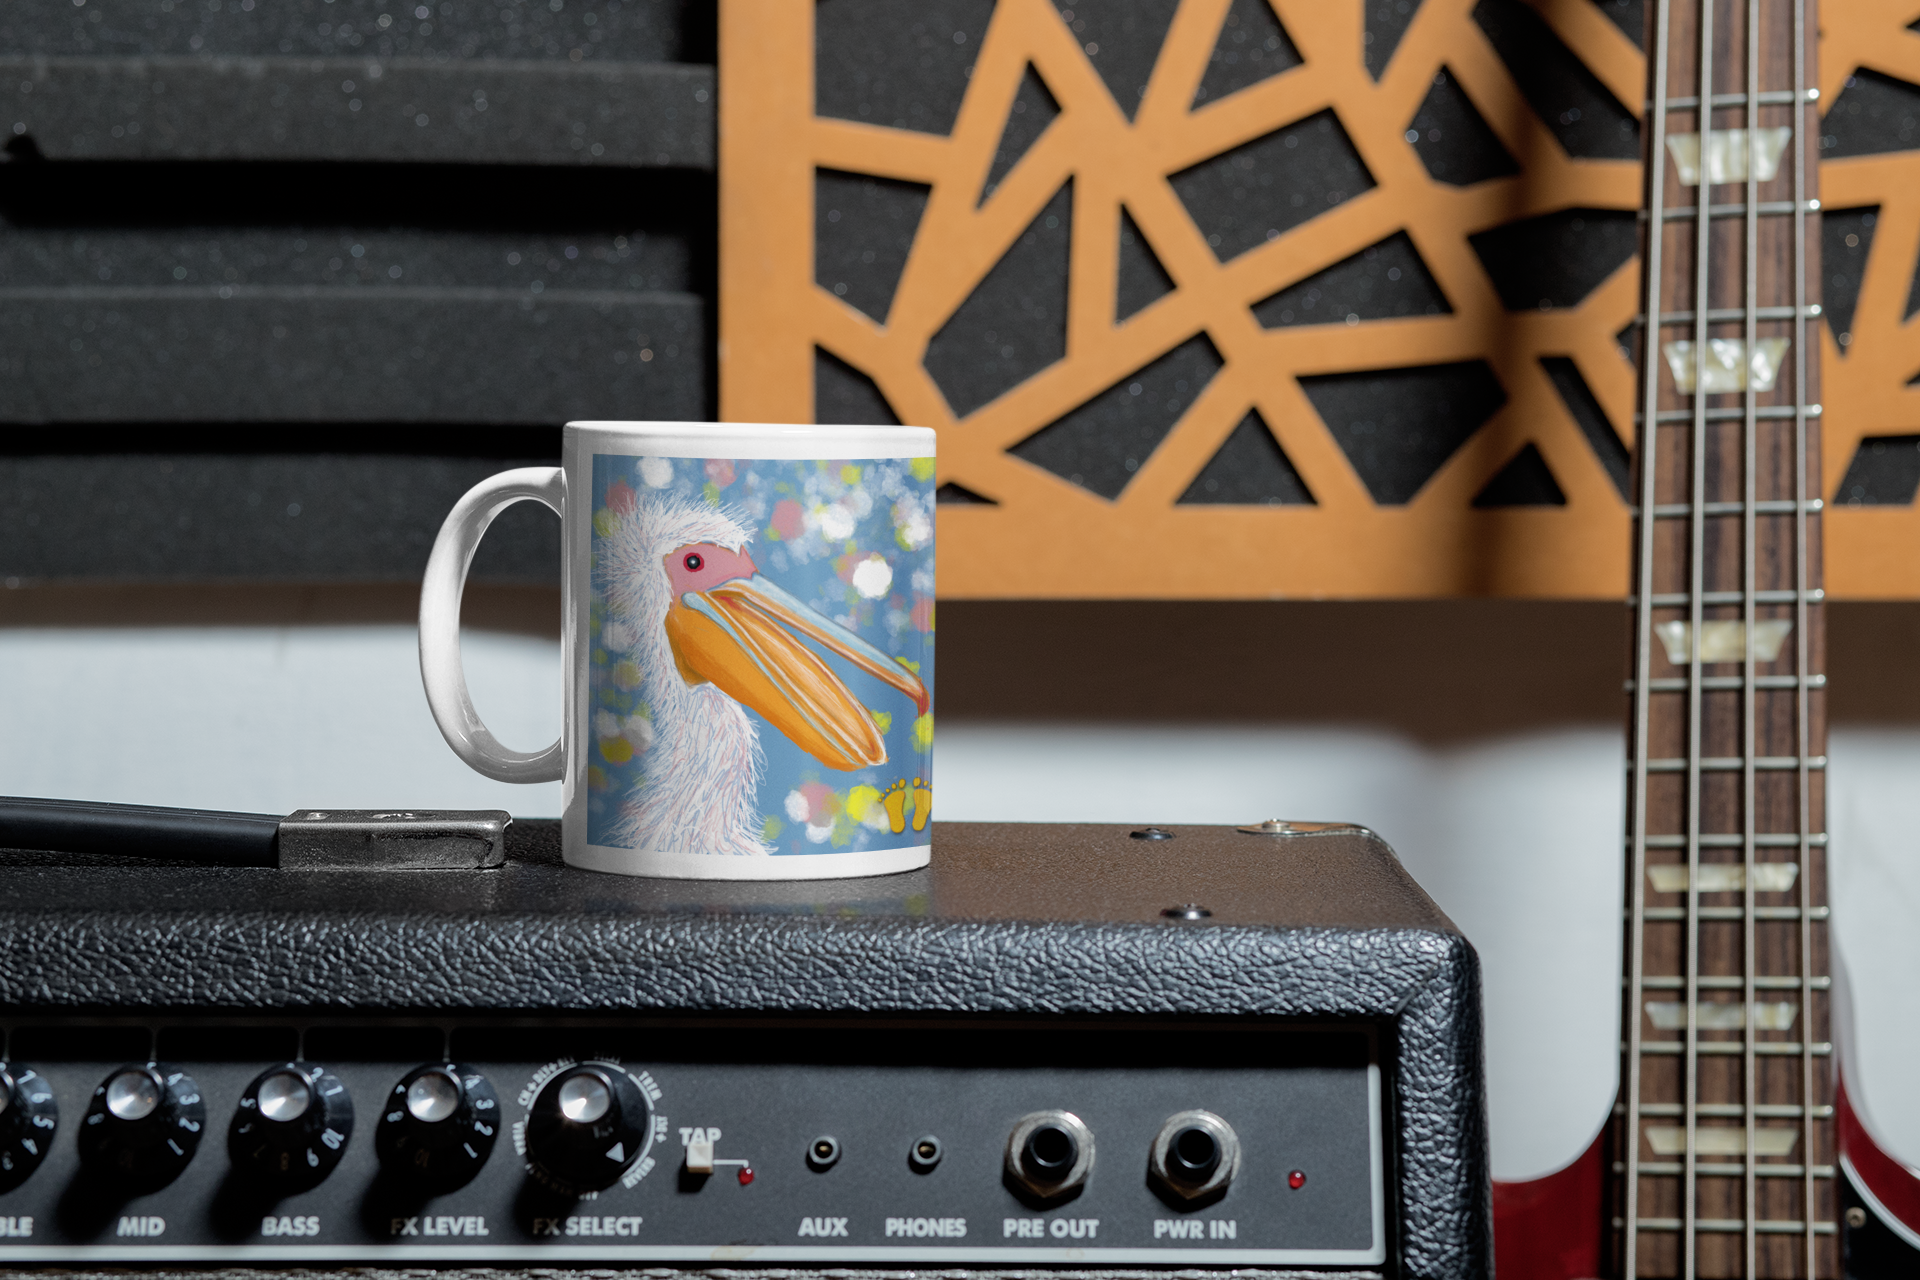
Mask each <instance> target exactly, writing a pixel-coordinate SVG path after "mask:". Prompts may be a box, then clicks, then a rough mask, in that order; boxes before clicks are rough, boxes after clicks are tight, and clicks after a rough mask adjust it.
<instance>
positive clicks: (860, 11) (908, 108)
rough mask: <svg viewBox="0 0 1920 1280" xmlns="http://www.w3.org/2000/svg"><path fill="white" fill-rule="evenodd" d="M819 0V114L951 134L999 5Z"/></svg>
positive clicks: (969, 0)
mask: <svg viewBox="0 0 1920 1280" xmlns="http://www.w3.org/2000/svg"><path fill="white" fill-rule="evenodd" d="M902 13H903V11H902V10H901V8H900V6H899V4H898V0H818V2H817V3H816V4H815V6H814V74H813V85H814V90H813V91H814V111H815V113H816V114H819V115H823V116H831V117H833V118H835V119H839V120H859V121H864V122H865V123H868V124H880V125H887V126H890V127H892V128H895V129H917V130H919V131H920V132H921V133H940V134H944V133H946V132H947V131H948V130H950V129H952V128H953V120H954V117H955V116H957V115H959V114H960V98H961V96H962V95H963V94H964V93H965V92H966V89H967V77H969V76H970V75H972V74H973V59H974V56H975V54H976V53H977V52H978V50H979V48H980V37H981V36H983V35H984V34H986V30H987V23H988V21H989V20H990V19H991V18H992V17H993V0H916V3H915V4H914V5H913V7H912V11H911V13H910V14H908V15H906V16H907V20H906V21H904V22H902V21H898V19H899V18H900V17H901V16H902Z"/></svg>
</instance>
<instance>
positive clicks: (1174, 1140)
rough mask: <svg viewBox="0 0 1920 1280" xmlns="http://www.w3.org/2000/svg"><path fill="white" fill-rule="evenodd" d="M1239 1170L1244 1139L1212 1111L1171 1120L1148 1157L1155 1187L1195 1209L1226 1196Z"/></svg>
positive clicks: (1182, 1114) (1181, 1114)
mask: <svg viewBox="0 0 1920 1280" xmlns="http://www.w3.org/2000/svg"><path fill="white" fill-rule="evenodd" d="M1239 1170H1240V1138H1239V1136H1238V1135H1236V1134H1235V1133H1234V1131H1233V1126H1232V1125H1230V1124H1228V1123H1227V1122H1226V1121H1225V1120H1222V1119H1221V1118H1220V1117H1219V1116H1217V1115H1215V1114H1213V1112H1211V1111H1180V1112H1176V1113H1175V1114H1173V1115H1170V1116H1168V1117H1167V1120H1166V1123H1165V1124H1163V1125H1161V1126H1160V1132H1159V1133H1157V1134H1155V1135H1154V1139H1153V1147H1152V1149H1151V1151H1150V1153H1149V1155H1148V1157H1147V1172H1148V1174H1149V1175H1150V1176H1151V1177H1152V1179H1153V1183H1154V1186H1155V1187H1156V1188H1158V1189H1159V1190H1160V1191H1162V1192H1164V1193H1166V1194H1168V1195H1171V1196H1172V1197H1173V1198H1174V1199H1175V1200H1178V1201H1185V1202H1187V1203H1188V1204H1189V1205H1192V1206H1193V1207H1198V1205H1197V1202H1202V1201H1206V1200H1210V1199H1213V1198H1216V1197H1218V1196H1220V1195H1222V1194H1224V1193H1225V1192H1226V1189H1227V1184H1228V1183H1230V1182H1232V1181H1233V1176H1234V1174H1236V1173H1238V1172H1239Z"/></svg>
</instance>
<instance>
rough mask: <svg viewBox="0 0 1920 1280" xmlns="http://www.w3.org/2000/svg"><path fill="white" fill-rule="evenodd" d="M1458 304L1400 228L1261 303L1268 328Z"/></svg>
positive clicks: (1431, 311)
mask: <svg viewBox="0 0 1920 1280" xmlns="http://www.w3.org/2000/svg"><path fill="white" fill-rule="evenodd" d="M1452 310H1453V308H1452V307H1450V306H1448V305H1447V299H1446V295H1444V294H1442V293H1441V292H1440V285H1439V283H1438V282H1437V281H1435V280H1434V278H1433V273H1432V272H1430V271H1428V270H1427V264H1426V263H1424V262H1422V261H1421V260H1420V253H1419V251H1418V250H1416V249H1415V248H1414V247H1413V240H1412V238H1411V237H1409V236H1408V235H1407V233H1406V232H1404V231H1396V232H1394V234H1392V235H1390V236H1388V237H1387V238H1386V239H1385V240H1382V241H1381V242H1380V243H1378V244H1372V245H1368V246H1367V247H1366V248H1365V249H1362V250H1361V251H1360V252H1359V253H1356V254H1354V255H1353V256H1352V257H1351V258H1347V259H1345V260H1344V261H1341V262H1336V263H1334V264H1333V265H1332V266H1331V267H1328V268H1327V269H1326V270H1325V271H1321V272H1318V273H1316V274H1314V275H1311V276H1308V277H1307V278H1306V279H1305V280H1302V281H1300V282H1299V283H1298V284H1293V285H1288V286H1287V287H1286V288H1284V289H1282V290H1281V291H1280V292H1278V293H1276V294H1274V295H1273V296H1272V297H1269V298H1267V299H1265V300H1264V301H1262V302H1259V303H1256V304H1255V305H1254V308H1253V314H1254V316H1255V318H1257V319H1258V320H1259V321H1260V323H1261V324H1262V325H1264V326H1265V327H1266V328H1269V329H1281V328H1286V327H1288V326H1291V325H1303V324H1354V323H1358V322H1359V321H1361V320H1384V319H1388V318H1390V317H1394V316H1437V315H1445V314H1447V313H1449V312H1451V311H1452Z"/></svg>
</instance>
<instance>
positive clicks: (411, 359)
mask: <svg viewBox="0 0 1920 1280" xmlns="http://www.w3.org/2000/svg"><path fill="white" fill-rule="evenodd" d="M714 38H715V37H714V17H713V13H712V11H711V6H708V5H704V4H698V3H692V2H691V0H568V3H565V4H561V5H555V4H553V3H551V0H540V2H538V3H533V2H531V0H501V2H500V3H494V4H488V5H485V6H468V5H456V4H447V3H443V4H438V5H434V6H431V7H429V6H414V5H405V6H398V5H393V4H388V3H377V2H376V0H286V2H285V3H274V4H262V5H258V6H254V5H245V6H242V5H239V4H226V5H217V6H213V7H211V8H209V7H208V6H206V5H203V4H188V3H175V4H166V5H154V4H147V3H138V2H136V0H88V3H87V4H85V5H74V6H64V5H63V6H59V7H55V6H50V5H48V6H14V7H9V8H8V9H6V10H5V11H4V12H0V66H7V68H8V70H9V74H7V75H5V76H0V103H4V104H5V105H4V106H0V136H4V137H5V138H6V139H8V142H7V146H6V151H5V155H6V159H5V161H4V162H0V329H3V330H4V331H5V341H4V343H0V493H5V494H7V495H9V499H10V500H8V501H5V502H0V560H4V563H0V574H4V575H5V576H6V577H8V578H10V579H17V580H22V581H32V580H38V579H48V578H56V579H86V578H114V579H128V578H131V579H140V578H148V579H174V580H177V579H195V578H197V579H234V578H248V579H295V580H300V579H307V580H336V581H338V580H355V581H382V580H406V579H409V578H417V576H418V574H419V571H420V568H421V566H422V565H423V564H424V560H425V553H426V547H427V545H428V544H429V543H430V541H431V538H432V536H433V533H434V532H435V530H436V529H437V528H438V525H439V522H440V520H441V519H442V518H443V517H444V515H445V512H446V509H447V507H448V506H449V505H450V504H451V502H452V500H453V498H455V497H457V496H458V494H459V492H460V491H461V490H462V489H463V488H464V487H465V486H466V485H468V484H470V483H472V481H474V480H477V479H479V478H480V477H481V476H483V475H485V474H487V473H488V472H490V471H493V470H497V469H499V468H500V467H502V466H506V465H514V464H520V463H537V462H550V461H554V460H556V459H557V453H558V426H559V424H560V423H561V422H563V421H565V420H567V419H569V418H577V417H596V418H604V417H631V418H693V419H700V418H706V417H710V416H711V414H712V405H713V396H712V390H711V384H712V378H713V369H712V364H711V348H712V336H711V326H712V306H711V299H712V296H713V280H714V262H713V254H714V241H715V218H716V208H715V192H714V183H713V177H712V168H713V157H714V143H713V140H714V103H715V85H714V76H713V67H712V62H713V60H714ZM14 72H17V74H14ZM4 424H13V425H11V426H7V425H4ZM102 511H110V512H111V513H112V514H113V518H112V519H98V518H95V519H91V520H90V519H87V518H86V514H87V513H88V512H92V513H94V515H95V516H96V517H97V516H98V515H99V513H100V512H102ZM552 523H553V522H552V520H551V517H546V518H545V519H544V520H543V519H541V518H539V516H538V515H536V513H534V512H532V511H530V510H519V509H516V510H515V511H513V512H511V513H509V515H508V516H506V517H504V518H503V520H502V522H501V524H500V525H499V526H497V529H496V531H495V532H494V533H492V534H491V535H490V536H489V538H488V539H487V541H486V543H485V544H484V545H483V547H482V550H481V553H480V558H479V560H478V561H477V562H476V573H478V574H479V575H480V576H481V577H492V578H495V579H502V580H510V581H542V582H550V581H553V580H555V577H556V574H557V567H558V561H557V546H558V544H557V541H556V540H555V535H556V532H557V531H556V529H554V528H551V527H549V526H550V525H552Z"/></svg>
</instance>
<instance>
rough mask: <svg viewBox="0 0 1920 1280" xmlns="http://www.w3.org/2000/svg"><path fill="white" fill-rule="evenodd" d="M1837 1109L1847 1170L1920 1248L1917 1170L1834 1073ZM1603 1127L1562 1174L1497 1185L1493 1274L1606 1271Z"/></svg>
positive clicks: (1511, 1277)
mask: <svg viewBox="0 0 1920 1280" xmlns="http://www.w3.org/2000/svg"><path fill="white" fill-rule="evenodd" d="M1836 1075H1837V1077H1838V1078H1837V1079H1836V1081H1835V1088H1834V1100H1833V1111H1834V1120H1835V1130H1836V1136H1837V1138H1838V1141H1839V1147H1840V1165H1841V1169H1842V1171H1843V1172H1844V1173H1845V1174H1846V1175H1847V1177H1848V1178H1849V1179H1850V1180H1851V1181H1852V1183H1853V1187H1854V1189H1855V1190H1856V1191H1857V1192H1858V1193H1859V1195H1860V1199H1861V1200H1862V1201H1863V1202H1864V1205H1865V1207H1866V1209H1867V1211H1868V1212H1869V1213H1872V1214H1874V1215H1875V1216H1876V1217H1878V1218H1879V1219H1880V1221H1881V1223H1882V1224H1884V1225H1885V1226H1886V1228H1887V1230H1889V1231H1891V1232H1892V1233H1893V1234H1894V1235H1896V1236H1898V1237H1899V1238H1900V1239H1901V1240H1902V1241H1903V1242H1905V1243H1906V1244H1907V1245H1908V1246H1909V1247H1911V1248H1913V1249H1915V1250H1920V1169H1916V1168H1914V1167H1913V1166H1912V1165H1909V1164H1905V1163H1903V1162H1902V1161H1900V1160H1899V1159H1898V1158H1897V1157H1895V1156H1892V1155H1889V1154H1887V1152H1886V1151H1884V1150H1882V1149H1881V1147H1880V1145H1879V1144H1878V1143H1877V1142H1875V1141H1874V1140H1873V1135H1872V1134H1871V1133H1869V1132H1868V1130H1867V1126H1866V1124H1865V1122H1864V1121H1863V1120H1862V1119H1861V1118H1860V1113H1859V1112H1858V1111H1856V1110H1854V1108H1853V1104H1852V1102H1851V1101H1850V1100H1849V1099H1848V1097H1847V1087H1846V1078H1845V1072H1844V1071H1841V1072H1837V1073H1836ZM1607 1138H1608V1134H1607V1131H1606V1130H1605V1129H1602V1130H1601V1131H1600V1133H1599V1134H1598V1135H1597V1136H1596V1137H1595V1138H1594V1140H1593V1143H1592V1145H1591V1146H1589V1147H1588V1148H1587V1150H1586V1152H1585V1153H1584V1154H1583V1155H1581V1157H1580V1158H1579V1159H1578V1160H1575V1161H1574V1162H1573V1163H1572V1164H1570V1165H1568V1166H1567V1167H1566V1168H1564V1169H1562V1170H1560V1171H1559V1172H1558V1173H1550V1174H1548V1175H1547V1176H1546V1177H1544V1178H1533V1179H1530V1180H1528V1181H1526V1182H1495V1183H1494V1184H1493V1252H1494V1274H1496V1275H1497V1276H1499V1277H1500V1280H1597V1278H1598V1277H1601V1276H1604V1275H1605V1274H1606V1272H1605V1270H1604V1269H1603V1268H1604V1266H1605V1251H1606V1243H1607V1224H1606V1222H1605V1210H1606V1203H1607V1182H1608V1173H1607V1167H1606V1158H1607Z"/></svg>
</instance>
